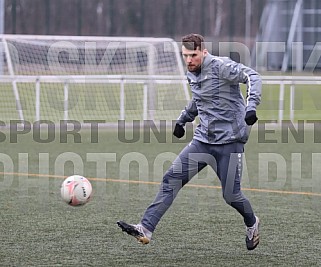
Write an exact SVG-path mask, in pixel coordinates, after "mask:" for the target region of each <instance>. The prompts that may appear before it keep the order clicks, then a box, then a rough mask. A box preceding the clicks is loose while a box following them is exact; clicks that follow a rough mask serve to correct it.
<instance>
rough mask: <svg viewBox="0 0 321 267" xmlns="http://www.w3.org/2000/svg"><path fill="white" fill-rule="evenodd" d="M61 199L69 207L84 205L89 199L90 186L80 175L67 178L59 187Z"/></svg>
mask: <svg viewBox="0 0 321 267" xmlns="http://www.w3.org/2000/svg"><path fill="white" fill-rule="evenodd" d="M60 192H61V197H62V199H63V200H64V201H65V202H66V203H67V204H68V205H70V206H81V205H85V204H86V203H87V202H88V201H89V200H90V197H91V194H92V186H91V183H90V182H89V180H88V179H87V178H85V177H83V176H81V175H72V176H69V177H67V178H66V179H65V180H64V181H63V183H62V185H61V189H60Z"/></svg>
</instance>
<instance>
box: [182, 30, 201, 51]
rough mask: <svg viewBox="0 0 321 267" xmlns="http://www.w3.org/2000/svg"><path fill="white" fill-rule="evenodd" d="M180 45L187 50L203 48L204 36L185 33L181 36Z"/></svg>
mask: <svg viewBox="0 0 321 267" xmlns="http://www.w3.org/2000/svg"><path fill="white" fill-rule="evenodd" d="M182 45H183V46H184V47H185V48H186V49H188V50H197V49H198V50H203V49H204V37H203V36H202V35H200V34H196V33H190V34H187V35H185V36H183V37H182Z"/></svg>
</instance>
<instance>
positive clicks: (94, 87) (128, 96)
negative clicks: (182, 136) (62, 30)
mask: <svg viewBox="0 0 321 267" xmlns="http://www.w3.org/2000/svg"><path fill="white" fill-rule="evenodd" d="M1 41H2V42H1V46H0V47H1V49H0V51H1V57H0V86H1V90H0V94H1V98H0V99H1V100H0V101H1V102H2V103H1V105H0V108H1V112H0V120H1V121H4V122H6V123H7V122H9V121H10V120H26V121H29V122H35V121H40V120H48V121H52V122H55V123H57V122H59V121H61V120H76V121H80V122H81V123H84V122H86V121H91V120H101V121H105V122H106V123H117V122H118V121H119V120H124V121H128V122H130V121H134V120H139V121H142V120H154V121H161V120H164V121H171V120H175V119H176V117H177V116H178V115H179V113H180V111H181V109H182V108H183V107H184V106H185V105H186V103H187V101H188V100H189V99H190V95H189V92H188V88H187V83H186V79H185V77H184V67H183V64H182V61H181V56H180V51H179V47H178V45H177V43H176V42H174V41H173V40H172V39H168V38H129V37H78V36H77V37H75V36H39V35H37V36H35V35H1Z"/></svg>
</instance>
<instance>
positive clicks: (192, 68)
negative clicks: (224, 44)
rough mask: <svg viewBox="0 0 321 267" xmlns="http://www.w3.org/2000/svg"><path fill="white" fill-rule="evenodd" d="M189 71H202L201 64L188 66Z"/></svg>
mask: <svg viewBox="0 0 321 267" xmlns="http://www.w3.org/2000/svg"><path fill="white" fill-rule="evenodd" d="M187 69H188V71H190V72H196V73H200V72H201V65H197V66H194V65H193V66H187Z"/></svg>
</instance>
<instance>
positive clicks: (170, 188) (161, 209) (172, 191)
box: [119, 140, 215, 241]
mask: <svg viewBox="0 0 321 267" xmlns="http://www.w3.org/2000/svg"><path fill="white" fill-rule="evenodd" d="M213 161H215V159H214V158H213V157H211V156H210V155H209V154H208V145H207V144H203V143H201V142H199V141H196V140H193V141H192V142H191V143H190V144H189V145H187V146H186V147H185V148H184V149H183V150H182V151H181V153H180V154H179V155H178V157H177V158H176V159H175V160H174V162H173V164H172V166H171V167H170V168H169V170H168V171H167V172H166V173H165V175H164V177H163V182H162V184H161V186H160V189H159V192H158V194H157V195H156V197H155V199H154V201H153V202H152V203H151V204H150V206H149V207H148V208H147V209H146V211H145V213H144V215H143V217H142V220H141V223H140V224H139V226H142V227H143V228H144V229H146V230H147V233H150V235H151V233H153V232H154V230H155V228H156V226H157V224H158V223H159V221H160V219H161V218H162V216H163V215H164V214H165V213H166V211H167V210H168V208H169V207H170V206H171V204H172V203H173V201H174V199H175V197H176V196H177V194H178V192H179V190H180V189H181V188H182V187H183V186H184V185H185V184H186V183H188V182H189V181H190V179H191V178H192V177H193V176H195V174H197V173H198V172H199V171H200V170H202V169H203V168H204V167H205V166H206V165H207V164H213V163H212V162H213ZM122 223H124V222H122ZM119 226H120V225H119ZM120 227H121V226H120ZM122 229H123V230H124V228H123V227H122ZM124 231H126V230H124ZM126 232H127V233H128V234H130V233H129V232H128V231H126ZM145 232H146V231H145ZM131 235H133V234H131ZM136 238H137V237H136ZM137 239H138V238H137ZM138 240H139V239H138ZM139 241H140V240H139Z"/></svg>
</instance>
